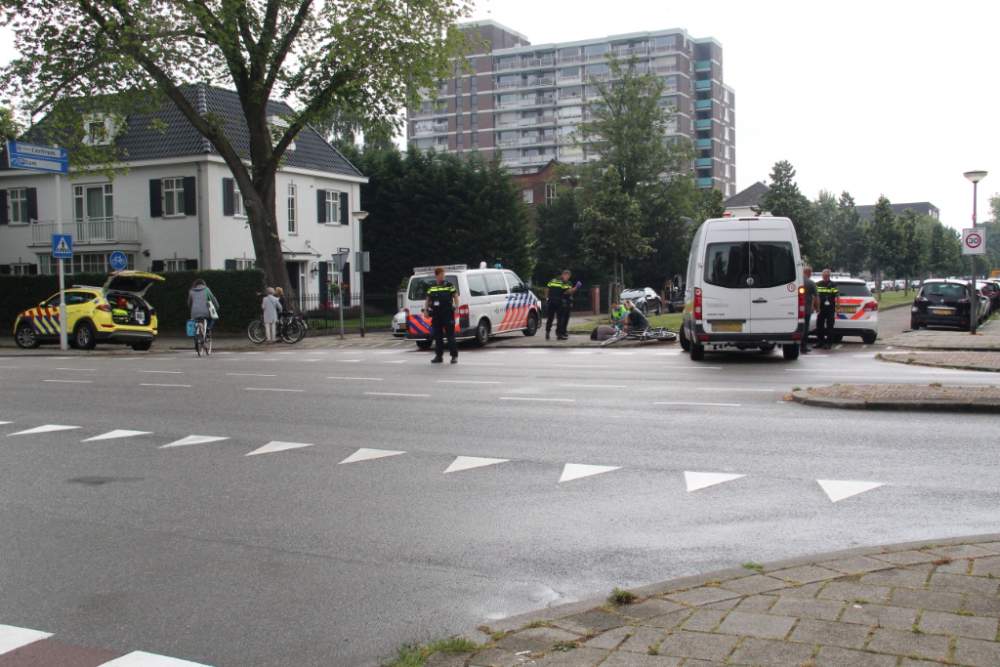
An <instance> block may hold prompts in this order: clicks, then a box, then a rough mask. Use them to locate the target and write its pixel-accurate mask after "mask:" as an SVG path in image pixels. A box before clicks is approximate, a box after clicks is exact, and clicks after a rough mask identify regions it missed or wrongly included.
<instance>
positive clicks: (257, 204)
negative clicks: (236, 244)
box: [245, 179, 299, 305]
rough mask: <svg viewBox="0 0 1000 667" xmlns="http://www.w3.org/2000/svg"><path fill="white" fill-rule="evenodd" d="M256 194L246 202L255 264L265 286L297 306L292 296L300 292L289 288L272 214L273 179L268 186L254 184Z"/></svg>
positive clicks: (283, 258)
mask: <svg viewBox="0 0 1000 667" xmlns="http://www.w3.org/2000/svg"><path fill="white" fill-rule="evenodd" d="M254 185H255V186H256V187H255V190H256V192H254V193H251V194H250V196H249V197H247V198H246V199H245V204H246V211H247V223H248V225H249V227H250V237H251V239H252V240H253V247H254V252H255V254H256V255H257V265H258V267H260V268H261V269H263V271H264V275H265V279H266V281H267V284H268V286H270V287H280V288H281V289H282V290H283V291H284V292H285V294H286V295H287V296H288V301H289V303H290V304H293V305H297V302H296V300H295V299H292V298H291V297H292V295H297V294H298V293H299V286H298V285H292V284H291V281H290V280H289V279H288V271H287V270H286V269H285V257H284V255H283V254H282V250H281V238H280V237H279V236H278V220H277V216H276V215H275V212H274V201H275V198H274V180H273V179H272V180H271V183H270V184H267V185H265V184H258V183H254Z"/></svg>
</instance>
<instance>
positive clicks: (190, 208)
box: [184, 176, 198, 215]
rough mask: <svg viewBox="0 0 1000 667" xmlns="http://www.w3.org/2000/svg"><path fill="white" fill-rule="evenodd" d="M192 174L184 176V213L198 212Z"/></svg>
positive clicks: (194, 181) (194, 213)
mask: <svg viewBox="0 0 1000 667" xmlns="http://www.w3.org/2000/svg"><path fill="white" fill-rule="evenodd" d="M197 187H198V186H197V181H196V180H195V178H194V176H185V177H184V215H196V214H197V213H198V190H197Z"/></svg>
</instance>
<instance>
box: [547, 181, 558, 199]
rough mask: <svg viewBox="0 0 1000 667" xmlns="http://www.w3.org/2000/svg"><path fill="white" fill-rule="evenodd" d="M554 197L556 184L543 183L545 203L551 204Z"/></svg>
mask: <svg viewBox="0 0 1000 667" xmlns="http://www.w3.org/2000/svg"><path fill="white" fill-rule="evenodd" d="M555 198H556V184H555V183H546V184H545V203H546V204H551V203H552V202H553V201H555Z"/></svg>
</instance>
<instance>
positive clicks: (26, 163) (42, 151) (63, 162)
mask: <svg viewBox="0 0 1000 667" xmlns="http://www.w3.org/2000/svg"><path fill="white" fill-rule="evenodd" d="M7 165H8V166H9V167H10V168H11V169H27V170H29V171H44V172H47V173H50V174H68V173H69V151H68V150H66V149H65V148H56V147H55V146H36V145H34V144H24V143H21V142H20V141H8V142H7Z"/></svg>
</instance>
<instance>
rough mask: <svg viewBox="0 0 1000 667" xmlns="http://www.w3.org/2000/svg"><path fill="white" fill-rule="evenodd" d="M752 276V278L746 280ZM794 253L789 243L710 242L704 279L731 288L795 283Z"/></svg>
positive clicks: (710, 283)
mask: <svg viewBox="0 0 1000 667" xmlns="http://www.w3.org/2000/svg"><path fill="white" fill-rule="evenodd" d="M750 278H752V280H748V279H750ZM795 278H796V272H795V253H794V252H793V251H792V244H791V243H782V242H780V241H774V242H767V241H762V242H755V243H746V242H744V243H740V242H735V241H730V242H726V243H709V244H708V250H707V252H706V253H705V282H706V283H708V284H709V285H718V286H719V287H729V288H733V289H739V288H743V289H747V288H753V289H763V288H767V287H777V286H778V285H785V284H787V283H794V282H795Z"/></svg>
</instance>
